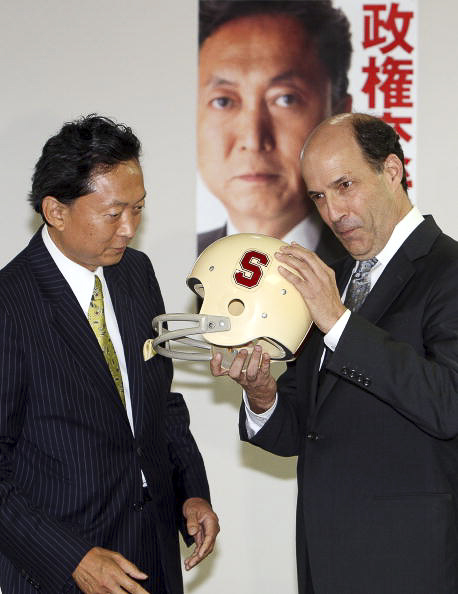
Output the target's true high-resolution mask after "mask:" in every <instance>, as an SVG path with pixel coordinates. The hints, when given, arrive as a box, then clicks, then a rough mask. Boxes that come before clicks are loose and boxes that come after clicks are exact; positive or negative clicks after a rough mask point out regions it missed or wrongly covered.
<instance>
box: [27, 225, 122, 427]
mask: <svg viewBox="0 0 458 594" xmlns="http://www.w3.org/2000/svg"><path fill="white" fill-rule="evenodd" d="M28 257H29V262H30V265H31V268H32V271H33V274H34V276H35V278H36V280H37V283H38V286H39V288H40V291H41V294H42V295H43V298H44V300H45V301H46V302H47V303H48V306H49V312H50V326H51V327H52V328H53V330H54V331H55V333H56V335H58V336H59V337H60V338H61V340H62V342H63V344H64V345H65V348H67V349H68V350H69V351H71V353H72V355H73V356H74V358H75V359H76V360H77V361H78V363H79V364H80V365H81V367H82V369H84V370H85V371H86V372H87V374H88V376H89V377H90V378H91V382H92V383H93V384H95V386H96V390H97V392H98V393H99V394H101V395H102V396H103V397H105V398H107V400H109V402H110V403H111V405H113V404H114V405H115V406H116V407H117V408H118V409H119V411H120V412H121V413H122V418H123V419H124V420H125V422H126V423H127V424H128V423H129V421H128V419H127V415H126V411H125V409H124V406H123V404H122V402H121V399H120V398H119V394H118V392H117V390H116V386H115V384H114V381H113V378H112V376H111V373H110V370H109V368H108V365H107V363H106V361H105V358H104V356H103V353H102V350H101V349H100V346H99V344H98V342H97V338H96V337H95V334H94V332H93V330H92V328H91V327H90V325H89V323H88V321H87V318H86V316H85V314H84V312H83V310H82V309H81V306H80V304H79V303H78V300H77V299H76V297H75V295H74V293H73V291H72V290H71V288H70V286H69V284H68V283H67V281H66V280H65V278H64V277H63V276H62V274H61V272H60V271H59V269H58V268H57V266H56V264H55V263H54V260H53V259H52V257H51V255H50V254H49V252H48V250H47V249H46V247H45V245H44V243H43V240H42V238H41V229H40V230H39V231H38V232H37V233H36V234H35V236H34V237H33V238H32V240H31V241H30V244H29V250H28Z"/></svg>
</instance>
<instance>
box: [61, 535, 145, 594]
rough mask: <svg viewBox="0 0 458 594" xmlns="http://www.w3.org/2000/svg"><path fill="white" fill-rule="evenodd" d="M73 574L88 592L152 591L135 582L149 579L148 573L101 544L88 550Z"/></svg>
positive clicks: (95, 593)
mask: <svg viewBox="0 0 458 594" xmlns="http://www.w3.org/2000/svg"><path fill="white" fill-rule="evenodd" d="M72 576H73V579H74V580H75V582H76V584H77V586H78V588H79V589H80V590H82V591H83V592H85V594H111V593H116V594H118V593H119V592H131V594H148V592H147V591H146V590H145V589H144V588H142V587H141V586H140V585H139V584H137V583H136V582H135V581H134V579H135V580H145V579H146V578H147V577H148V576H147V575H146V573H144V572H143V571H140V569H138V567H136V566H135V565H134V564H133V563H131V562H130V561H128V560H127V559H126V558H125V557H123V556H122V555H120V554H119V553H115V552H113V551H109V550H107V549H102V548H101V547H94V548H92V549H91V550H90V551H89V552H88V553H86V555H85V556H84V557H83V558H82V559H81V561H80V563H79V565H78V567H77V568H76V569H75V571H74V572H73V574H72ZM132 578H133V579H132Z"/></svg>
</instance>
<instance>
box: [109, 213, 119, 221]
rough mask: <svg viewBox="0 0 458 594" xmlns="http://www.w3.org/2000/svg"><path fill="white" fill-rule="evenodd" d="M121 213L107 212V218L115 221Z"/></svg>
mask: <svg viewBox="0 0 458 594" xmlns="http://www.w3.org/2000/svg"><path fill="white" fill-rule="evenodd" d="M120 214H121V213H120V212H109V213H108V216H109V217H110V218H112V219H117V218H118V217H119V215H120Z"/></svg>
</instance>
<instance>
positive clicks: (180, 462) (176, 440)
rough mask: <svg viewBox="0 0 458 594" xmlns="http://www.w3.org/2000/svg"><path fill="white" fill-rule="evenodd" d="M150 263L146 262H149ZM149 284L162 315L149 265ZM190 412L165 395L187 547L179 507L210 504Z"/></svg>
mask: <svg viewBox="0 0 458 594" xmlns="http://www.w3.org/2000/svg"><path fill="white" fill-rule="evenodd" d="M148 262H149V260H148ZM149 270H150V283H151V285H152V291H153V294H155V295H157V296H158V299H159V310H160V311H159V312H158V313H163V312H164V304H163V301H162V296H161V292H160V288H159V284H158V282H157V279H156V277H155V275H154V271H153V268H152V266H151V263H150V262H149ZM155 315H156V314H155ZM163 363H164V365H165V366H166V370H167V376H168V382H167V385H168V386H170V384H171V382H172V377H173V366H172V362H171V361H170V360H169V359H164V361H163ZM189 425H190V417H189V411H188V408H187V406H186V403H185V401H184V398H183V396H182V395H181V394H178V393H176V392H171V391H170V390H169V391H168V393H167V395H166V417H165V432H166V439H167V446H168V452H169V458H170V461H171V463H172V468H173V486H174V493H175V502H176V513H177V518H178V521H179V526H180V530H181V532H182V534H183V537H184V539H185V540H186V542H187V544H191V543H192V542H194V539H192V538H190V537H189V536H188V535H187V532H186V528H185V523H184V519H183V513H182V506H183V503H184V502H185V501H186V499H189V498H190V497H201V498H202V499H206V500H207V501H210V491H209V487H208V481H207V475H206V471H205V466H204V462H203V459H202V456H201V454H200V451H199V449H198V447H197V444H196V442H195V440H194V437H193V436H192V433H191V430H190V426H189Z"/></svg>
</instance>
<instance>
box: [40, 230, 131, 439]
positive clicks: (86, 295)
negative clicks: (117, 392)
mask: <svg viewBox="0 0 458 594" xmlns="http://www.w3.org/2000/svg"><path fill="white" fill-rule="evenodd" d="M42 237H43V241H44V244H45V246H46V248H47V249H48V251H49V253H50V254H51V257H52V259H53V260H54V262H55V264H56V266H57V268H58V269H59V270H60V272H61V273H62V276H63V277H64V278H65V280H66V281H67V282H68V284H69V285H70V288H71V290H72V291H73V293H74V294H75V297H76V299H77V300H78V303H79V304H80V305H81V308H82V310H83V312H84V315H85V316H86V318H87V317H88V312H89V305H90V303H91V299H92V293H93V292H94V282H95V281H94V276H95V275H97V276H98V277H99V278H100V281H101V283H102V290H103V307H104V312H105V322H106V325H107V329H108V333H109V335H110V338H111V342H112V343H113V346H114V349H115V351H116V355H117V357H118V361H119V369H120V371H121V376H122V383H123V387H124V396H125V398H126V412H127V417H128V419H129V424H130V427H131V429H132V433H134V420H133V416H132V401H131V398H130V389H129V376H128V375H127V366H126V357H125V355H124V347H123V345H122V340H121V334H120V333H119V327H118V322H117V320H116V316H115V312H114V308H113V303H112V302H111V297H110V291H109V290H108V286H107V283H106V282H105V277H104V276H103V268H102V267H101V266H99V267H98V268H97V270H95V271H94V272H92V271H91V270H89V269H87V268H85V267H84V266H80V264H77V263H76V262H73V260H70V259H69V258H67V256H65V255H64V254H63V253H62V252H61V251H60V250H59V248H58V247H57V246H56V244H55V243H54V242H53V240H52V239H51V237H50V235H49V233H48V229H47V226H46V225H45V226H44V227H43V230H42Z"/></svg>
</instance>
